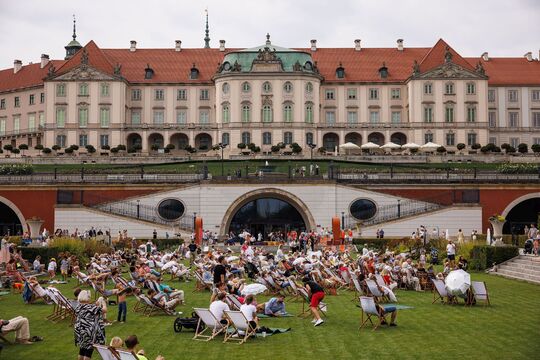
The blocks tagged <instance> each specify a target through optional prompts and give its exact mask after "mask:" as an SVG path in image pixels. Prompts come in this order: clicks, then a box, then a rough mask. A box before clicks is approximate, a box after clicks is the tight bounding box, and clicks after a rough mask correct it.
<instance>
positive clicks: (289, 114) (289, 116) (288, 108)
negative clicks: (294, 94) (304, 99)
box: [283, 104, 293, 123]
mask: <svg viewBox="0 0 540 360" xmlns="http://www.w3.org/2000/svg"><path fill="white" fill-rule="evenodd" d="M283 122H287V123H290V122H293V106H292V104H286V105H285V106H284V107H283Z"/></svg>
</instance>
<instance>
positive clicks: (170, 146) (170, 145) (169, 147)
mask: <svg viewBox="0 0 540 360" xmlns="http://www.w3.org/2000/svg"><path fill="white" fill-rule="evenodd" d="M175 148H176V146H174V144H167V146H165V149H169V150H174V149H175Z"/></svg>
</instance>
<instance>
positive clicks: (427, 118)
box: [424, 106, 433, 123]
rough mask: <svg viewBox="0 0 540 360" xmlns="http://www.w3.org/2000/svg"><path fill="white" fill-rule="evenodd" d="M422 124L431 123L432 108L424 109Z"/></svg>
mask: <svg viewBox="0 0 540 360" xmlns="http://www.w3.org/2000/svg"><path fill="white" fill-rule="evenodd" d="M424 122H427V123H430V122H433V108H432V107H431V106H426V107H424Z"/></svg>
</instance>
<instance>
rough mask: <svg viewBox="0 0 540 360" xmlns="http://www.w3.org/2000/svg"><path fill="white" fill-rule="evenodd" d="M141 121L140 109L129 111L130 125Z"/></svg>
mask: <svg viewBox="0 0 540 360" xmlns="http://www.w3.org/2000/svg"><path fill="white" fill-rule="evenodd" d="M140 123H141V112H140V111H132V112H131V124H132V125H140Z"/></svg>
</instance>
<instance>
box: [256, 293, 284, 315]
mask: <svg viewBox="0 0 540 360" xmlns="http://www.w3.org/2000/svg"><path fill="white" fill-rule="evenodd" d="M284 300H285V296H283V295H281V294H280V295H277V296H276V297H273V298H271V299H270V300H268V301H267V302H266V303H264V304H261V305H263V306H264V314H265V315H268V316H273V317H279V316H282V315H284V314H286V313H287V312H286V311H285V301H284Z"/></svg>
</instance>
